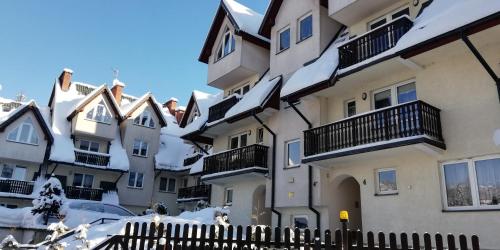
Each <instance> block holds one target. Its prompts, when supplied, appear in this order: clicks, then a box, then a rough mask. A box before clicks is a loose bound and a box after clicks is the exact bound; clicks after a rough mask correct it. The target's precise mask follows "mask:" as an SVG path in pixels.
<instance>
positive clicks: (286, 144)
mask: <svg viewBox="0 0 500 250" xmlns="http://www.w3.org/2000/svg"><path fill="white" fill-rule="evenodd" d="M293 143H299V159H302V148H301V147H302V144H301V140H300V139H293V140H289V141H286V142H285V166H284V168H285V169H291V168H299V167H300V166H302V163H299V164H297V165H289V164H288V162H289V161H288V160H289V159H290V156H289V145H290V144H293Z"/></svg>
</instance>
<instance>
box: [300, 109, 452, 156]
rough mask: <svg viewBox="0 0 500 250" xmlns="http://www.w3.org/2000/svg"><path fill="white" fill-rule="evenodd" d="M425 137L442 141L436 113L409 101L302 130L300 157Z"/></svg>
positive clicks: (438, 112) (437, 110) (437, 112)
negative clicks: (301, 155) (302, 144)
mask: <svg viewBox="0 0 500 250" xmlns="http://www.w3.org/2000/svg"><path fill="white" fill-rule="evenodd" d="M418 135H427V136H429V138H434V139H435V140H436V141H439V142H443V141H444V140H443V133H442V130H441V116H440V110H439V109H438V108H435V107H433V106H431V105H429V104H427V103H425V102H423V101H413V102H409V103H405V104H401V105H398V106H394V107H389V108H384V109H381V110H375V111H373V112H370V113H366V114H361V115H358V116H355V117H351V118H347V119H344V120H341V121H338V122H334V123H331V124H327V125H324V126H321V127H317V128H313V129H309V130H306V131H304V155H305V156H311V155H316V154H321V153H326V152H331V151H335V150H340V149H345V148H350V147H355V146H358V145H364V144H369V143H375V142H381V141H388V140H393V139H401V138H407V137H411V136H418Z"/></svg>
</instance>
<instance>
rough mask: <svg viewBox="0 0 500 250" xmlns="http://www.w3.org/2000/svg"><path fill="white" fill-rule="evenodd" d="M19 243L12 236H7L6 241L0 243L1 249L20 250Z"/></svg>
mask: <svg viewBox="0 0 500 250" xmlns="http://www.w3.org/2000/svg"><path fill="white" fill-rule="evenodd" d="M18 248H19V242H17V240H16V239H15V238H14V236H12V235H7V237H5V239H3V240H2V242H0V249H18Z"/></svg>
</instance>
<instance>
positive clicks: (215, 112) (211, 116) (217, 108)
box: [208, 96, 240, 122]
mask: <svg viewBox="0 0 500 250" xmlns="http://www.w3.org/2000/svg"><path fill="white" fill-rule="evenodd" d="M239 101H240V99H239V98H238V97H237V96H232V97H230V98H227V99H226V100H224V101H222V102H219V103H217V104H215V105H214V106H212V107H210V108H209V109H208V122H214V121H217V120H220V119H222V118H224V116H225V115H226V112H227V111H228V110H229V109H230V108H231V107H233V106H234V105H235V104H236V103H238V102H239Z"/></svg>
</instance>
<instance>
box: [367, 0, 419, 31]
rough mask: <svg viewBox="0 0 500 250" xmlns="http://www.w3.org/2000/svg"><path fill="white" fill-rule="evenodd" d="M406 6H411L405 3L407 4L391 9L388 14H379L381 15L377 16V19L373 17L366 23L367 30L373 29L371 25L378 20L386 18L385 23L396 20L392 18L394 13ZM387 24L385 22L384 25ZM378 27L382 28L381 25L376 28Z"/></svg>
mask: <svg viewBox="0 0 500 250" xmlns="http://www.w3.org/2000/svg"><path fill="white" fill-rule="evenodd" d="M406 8H408V9H409V8H410V7H409V5H408V4H405V5H403V6H401V7H398V8H396V9H394V10H392V11H389V12H387V13H386V14H384V15H382V16H379V17H377V18H375V19H372V20H371V21H369V22H367V23H366V30H367V31H370V30H372V29H370V26H371V25H372V24H374V23H376V22H378V21H380V20H382V19H385V24H387V23H390V22H392V21H393V20H395V19H392V15H394V14H396V13H397V12H399V11H401V10H403V9H406ZM385 24H384V25H385ZM382 26H383V25H382ZM378 28H380V26H379V27H377V28H375V29H378Z"/></svg>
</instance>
